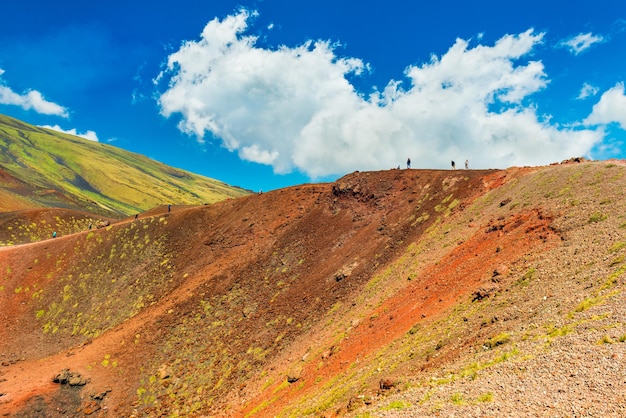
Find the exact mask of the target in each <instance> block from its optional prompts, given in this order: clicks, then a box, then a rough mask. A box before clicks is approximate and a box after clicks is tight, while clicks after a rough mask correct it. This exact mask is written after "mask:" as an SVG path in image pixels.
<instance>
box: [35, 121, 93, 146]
mask: <svg viewBox="0 0 626 418" xmlns="http://www.w3.org/2000/svg"><path fill="white" fill-rule="evenodd" d="M41 127H42V128H47V129H52V130H53V131H57V132H61V133H64V134H70V135H74V136H79V137H81V138H85V139H88V140H90V141H94V142H98V135H96V133H95V132H94V131H87V132H85V133H82V134H80V133H77V131H76V129H75V128H72V129H68V130H65V129H63V128H61V127H60V126H59V125H54V126H51V125H41Z"/></svg>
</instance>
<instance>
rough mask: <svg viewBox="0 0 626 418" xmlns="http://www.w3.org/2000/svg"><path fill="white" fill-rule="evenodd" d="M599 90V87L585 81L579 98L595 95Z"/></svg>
mask: <svg viewBox="0 0 626 418" xmlns="http://www.w3.org/2000/svg"><path fill="white" fill-rule="evenodd" d="M599 91H600V89H599V88H598V87H596V86H592V85H591V84H589V83H584V84H583V87H582V88H581V89H580V94H578V97H577V99H579V100H582V99H586V98H587V97H591V96H595V95H596V94H598V92H599Z"/></svg>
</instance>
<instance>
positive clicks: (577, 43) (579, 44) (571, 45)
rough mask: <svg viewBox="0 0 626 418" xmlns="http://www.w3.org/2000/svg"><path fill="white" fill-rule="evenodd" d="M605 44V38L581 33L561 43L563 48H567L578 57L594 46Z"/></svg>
mask: <svg viewBox="0 0 626 418" xmlns="http://www.w3.org/2000/svg"><path fill="white" fill-rule="evenodd" d="M599 42H604V37H602V36H600V35H594V34H592V33H591V32H590V33H579V34H578V35H576V36H572V37H571V38H568V39H564V40H563V41H561V42H560V43H559V45H560V46H561V47H563V48H567V49H568V50H569V52H571V53H572V54H574V55H578V54H580V53H581V52H584V51H586V50H587V49H589V48H590V47H591V46H592V45H593V44H597V43H599Z"/></svg>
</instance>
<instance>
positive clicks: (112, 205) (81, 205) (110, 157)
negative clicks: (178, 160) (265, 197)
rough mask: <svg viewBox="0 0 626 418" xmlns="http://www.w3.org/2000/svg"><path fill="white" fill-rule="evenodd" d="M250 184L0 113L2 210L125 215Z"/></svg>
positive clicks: (238, 192) (201, 200)
mask: <svg viewBox="0 0 626 418" xmlns="http://www.w3.org/2000/svg"><path fill="white" fill-rule="evenodd" d="M246 194H249V191H246V190H243V189H241V188H238V187H233V186H229V185H227V184H224V183H222V182H220V181H217V180H213V179H209V178H206V177H203V176H199V175H196V174H192V173H189V172H187V171H183V170H179V169H176V168H172V167H169V166H167V165H165V164H161V163H159V162H157V161H154V160H151V159H149V158H147V157H144V156H142V155H139V154H134V153H131V152H128V151H124V150H122V149H120V148H116V147H112V146H110V145H107V144H101V143H98V142H93V141H88V140H86V139H83V138H79V137H76V136H73V135H68V134H63V133H59V132H56V131H53V130H50V129H45V128H38V127H35V126H32V125H29V124H26V123H23V122H21V121H18V120H16V119H13V118H10V117H8V116H4V115H0V211H2V212H11V211H18V210H24V209H32V208H41V207H55V208H66V209H72V210H79V211H87V212H91V213H94V214H97V215H99V216H105V217H110V218H123V217H125V216H128V215H134V214H135V213H137V212H142V211H145V210H148V209H150V208H152V207H154V206H157V205H163V204H175V205H201V204H206V203H214V202H217V201H220V200H224V199H228V198H234V197H239V196H244V195H246Z"/></svg>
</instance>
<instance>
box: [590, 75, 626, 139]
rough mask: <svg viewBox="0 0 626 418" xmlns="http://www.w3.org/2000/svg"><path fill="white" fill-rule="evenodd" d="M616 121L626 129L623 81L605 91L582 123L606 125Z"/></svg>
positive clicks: (625, 98)
mask: <svg viewBox="0 0 626 418" xmlns="http://www.w3.org/2000/svg"><path fill="white" fill-rule="evenodd" d="M613 122H616V123H618V124H619V125H620V127H621V128H622V129H625V130H626V95H624V83H617V84H616V85H615V86H614V87H612V88H610V89H609V90H607V91H605V92H604V93H603V94H602V96H601V97H600V101H599V102H598V103H596V104H595V105H594V106H593V110H592V111H591V114H590V115H589V117H587V119H585V121H584V123H585V124H587V125H608V124H609V123H613Z"/></svg>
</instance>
